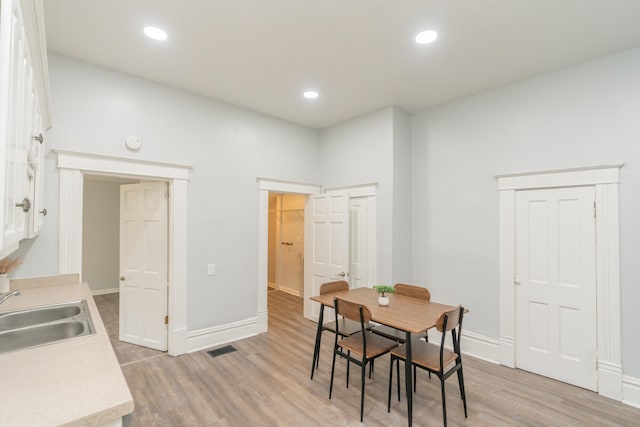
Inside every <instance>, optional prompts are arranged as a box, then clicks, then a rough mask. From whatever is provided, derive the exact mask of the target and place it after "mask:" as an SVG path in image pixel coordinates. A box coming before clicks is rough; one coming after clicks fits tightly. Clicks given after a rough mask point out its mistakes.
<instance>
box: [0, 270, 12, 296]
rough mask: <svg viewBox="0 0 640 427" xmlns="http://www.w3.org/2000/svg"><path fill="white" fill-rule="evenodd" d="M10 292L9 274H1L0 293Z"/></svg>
mask: <svg viewBox="0 0 640 427" xmlns="http://www.w3.org/2000/svg"><path fill="white" fill-rule="evenodd" d="M10 290H11V288H10V286H9V276H8V275H7V273H2V274H0V293H5V292H9V291H10Z"/></svg>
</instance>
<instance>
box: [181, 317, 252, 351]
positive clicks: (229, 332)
mask: <svg viewBox="0 0 640 427" xmlns="http://www.w3.org/2000/svg"><path fill="white" fill-rule="evenodd" d="M258 320H259V319H258V318H256V317H254V318H251V319H247V320H241V321H239V322H233V323H227V324H226V325H221V326H215V327H213V328H205V329H199V330H197V331H192V332H189V333H188V334H187V353H193V352H194V351H200V350H204V349H206V348H211V347H217V346H220V345H223V344H228V343H230V342H233V341H237V340H240V339H243V338H248V337H252V336H254V335H258V334H259V326H260V325H259V323H260V322H259V321H258Z"/></svg>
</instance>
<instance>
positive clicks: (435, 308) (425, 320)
mask: <svg viewBox="0 0 640 427" xmlns="http://www.w3.org/2000/svg"><path fill="white" fill-rule="evenodd" d="M336 297H337V298H340V299H343V300H345V301H351V302H354V303H357V304H361V305H363V306H367V307H368V308H369V311H371V320H373V321H374V322H376V323H381V324H383V325H387V326H391V327H393V328H396V329H399V330H401V331H404V332H405V333H406V344H405V345H406V356H407V362H406V363H405V378H406V394H407V418H408V421H409V426H411V425H412V422H413V393H412V390H413V376H412V370H411V360H412V359H411V357H412V355H411V334H423V333H424V332H426V331H427V330H428V329H431V328H433V327H435V326H436V320H437V318H438V316H439V315H440V314H441V313H443V312H445V311H449V310H452V309H454V308H455V307H452V306H450V305H445V304H439V303H436V302H430V301H424V300H421V299H418V298H412V297H408V296H405V295H396V294H390V295H389V305H388V306H380V305H378V294H377V293H376V291H375V290H373V289H371V288H355V289H350V290H348V291H340V292H334V293H330V294H324V295H318V296H313V297H311V298H310V299H311V300H312V301H316V302H319V303H320V304H321V307H320V315H319V317H318V328H317V331H316V343H315V348H314V352H313V365H312V367H311V378H312V379H313V371H314V369H315V365H316V361H317V358H318V357H319V354H320V342H321V339H322V324H323V321H324V308H325V307H331V308H333V302H334V298H336ZM399 380H400V379H398V381H399Z"/></svg>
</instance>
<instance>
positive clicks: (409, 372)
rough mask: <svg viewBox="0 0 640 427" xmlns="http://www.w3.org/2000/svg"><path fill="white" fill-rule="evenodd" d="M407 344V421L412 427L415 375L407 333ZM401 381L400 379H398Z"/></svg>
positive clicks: (405, 370)
mask: <svg viewBox="0 0 640 427" xmlns="http://www.w3.org/2000/svg"><path fill="white" fill-rule="evenodd" d="M406 340H407V342H406V343H405V347H406V351H407V354H406V360H405V362H404V376H405V379H406V381H405V382H406V385H407V419H408V420H409V427H411V425H412V423H413V384H412V382H413V375H412V369H411V367H412V365H413V364H412V362H411V361H412V360H413V359H412V356H411V332H407V338H406ZM398 380H400V379H398Z"/></svg>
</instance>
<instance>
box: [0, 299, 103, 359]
mask: <svg viewBox="0 0 640 427" xmlns="http://www.w3.org/2000/svg"><path fill="white" fill-rule="evenodd" d="M91 334H95V329H94V327H93V321H92V320H91V314H90V313H89V308H88V307H87V301H86V300H82V301H76V302H72V303H67V304H59V305H52V306H45V307H36V308H30V309H25V310H17V311H12V312H8V313H0V353H7V352H10V351H16V350H22V349H26V348H31V347H39V346H42V345H48V344H53V343H56V342H60V341H66V340H69V339H72V338H77V337H81V336H85V335H91Z"/></svg>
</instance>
